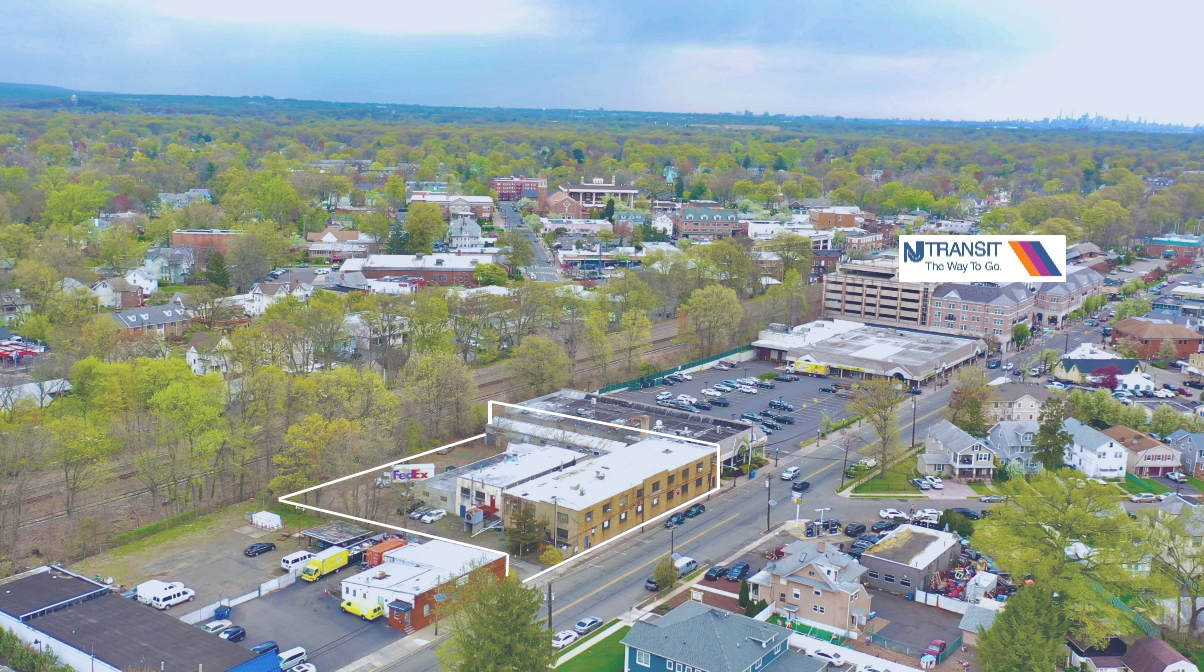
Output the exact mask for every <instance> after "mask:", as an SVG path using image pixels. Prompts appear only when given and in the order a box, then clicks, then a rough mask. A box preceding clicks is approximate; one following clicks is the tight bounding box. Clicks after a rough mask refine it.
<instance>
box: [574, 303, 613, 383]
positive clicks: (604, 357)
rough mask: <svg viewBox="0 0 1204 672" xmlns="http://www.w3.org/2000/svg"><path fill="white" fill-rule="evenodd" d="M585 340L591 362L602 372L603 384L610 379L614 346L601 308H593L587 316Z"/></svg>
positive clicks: (583, 336) (583, 334)
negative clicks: (607, 331)
mask: <svg viewBox="0 0 1204 672" xmlns="http://www.w3.org/2000/svg"><path fill="white" fill-rule="evenodd" d="M582 339H583V340H584V341H585V352H586V353H587V355H588V356H589V359H590V362H591V363H592V364H593V365H594V367H595V368H597V369H599V370H600V372H601V381H602V384H605V381H608V380H609V379H610V377H609V371H610V360H611V358H612V357H613V356H614V346H613V344H612V343H611V340H610V335H609V334H608V333H606V315H604V314H603V313H602V311H600V310H593V311H591V312H590V313H589V314H588V315H587V316H586V317H585V331H584V332H583V333H582Z"/></svg>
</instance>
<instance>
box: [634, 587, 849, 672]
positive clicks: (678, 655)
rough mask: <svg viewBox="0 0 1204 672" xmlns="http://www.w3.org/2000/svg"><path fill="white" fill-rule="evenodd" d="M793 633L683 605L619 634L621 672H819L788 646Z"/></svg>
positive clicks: (818, 664)
mask: <svg viewBox="0 0 1204 672" xmlns="http://www.w3.org/2000/svg"><path fill="white" fill-rule="evenodd" d="M793 632H794V631H793V630H790V629H789V628H783V627H781V626H778V625H771V624H769V623H763V622H761V621H758V620H757V619H755V618H749V617H748V616H742V615H740V614H734V613H732V612H730V611H725V610H723V609H718V608H716V607H710V606H707V605H705V604H703V603H701V602H695V601H693V600H691V601H689V602H685V603H684V604H682V605H681V606H679V607H677V608H676V609H674V610H673V611H670V612H669V613H668V614H665V615H664V616H662V617H661V618H659V619H657V620H655V621H636V622H635V623H633V624H632V625H631V630H630V631H629V632H628V633H627V634H626V635H624V636H623V640H622V644H623V669H624V670H632V671H638V670H657V671H664V670H674V672H684V671H685V670H690V671H691V672H747V671H748V670H757V671H758V672H824V671H825V670H827V669H828V663H827V661H823V660H818V659H815V658H810V657H808V656H806V655H805V654H803V653H800V652H798V651H795V650H794V649H791V648H790V647H789V646H788V643H789V641H790V636H791V634H793Z"/></svg>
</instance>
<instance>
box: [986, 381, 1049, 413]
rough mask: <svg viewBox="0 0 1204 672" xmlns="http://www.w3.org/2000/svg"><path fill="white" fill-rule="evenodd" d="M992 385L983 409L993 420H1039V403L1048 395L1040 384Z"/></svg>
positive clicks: (1014, 383)
mask: <svg viewBox="0 0 1204 672" xmlns="http://www.w3.org/2000/svg"><path fill="white" fill-rule="evenodd" d="M992 387H993V388H994V391H993V392H992V393H991V398H990V400H989V401H988V402H987V404H986V408H985V409H983V410H984V411H986V413H987V416H988V417H989V418H990V419H991V420H992V421H993V422H1005V421H1020V420H1023V421H1026V422H1039V421H1040V420H1041V404H1042V403H1043V402H1044V401H1045V399H1046V398H1047V397H1049V395H1050V391H1049V390H1047V389H1045V388H1044V387H1042V386H1040V385H1027V384H1024V383H1016V382H1007V383H1004V384H1002V385H992Z"/></svg>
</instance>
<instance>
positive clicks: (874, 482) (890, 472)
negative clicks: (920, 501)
mask: <svg viewBox="0 0 1204 672" xmlns="http://www.w3.org/2000/svg"><path fill="white" fill-rule="evenodd" d="M915 477H916V476H915V470H914V469H907V468H901V467H892V468H890V469H887V470H886V474H885V476H883V475H882V474H878V475H877V476H874V477H873V478H870V479H869V480H867V481H865V482H864V483H862V484H861V485H859V486H857V487H855V488H853V492H854V493H855V494H858V495H872V494H879V493H882V494H896V493H908V494H914V493H917V492H919V490H917V489H916V486H914V485H912V484H911V479H913V478H915Z"/></svg>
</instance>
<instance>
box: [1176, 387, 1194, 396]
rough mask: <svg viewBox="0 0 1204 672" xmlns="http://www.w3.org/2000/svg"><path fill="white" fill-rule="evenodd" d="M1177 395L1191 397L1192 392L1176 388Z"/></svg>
mask: <svg viewBox="0 0 1204 672" xmlns="http://www.w3.org/2000/svg"><path fill="white" fill-rule="evenodd" d="M1175 394H1180V395H1182V396H1184V397H1190V396H1191V391H1190V390H1188V389H1186V388H1183V387H1176V388H1175Z"/></svg>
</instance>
